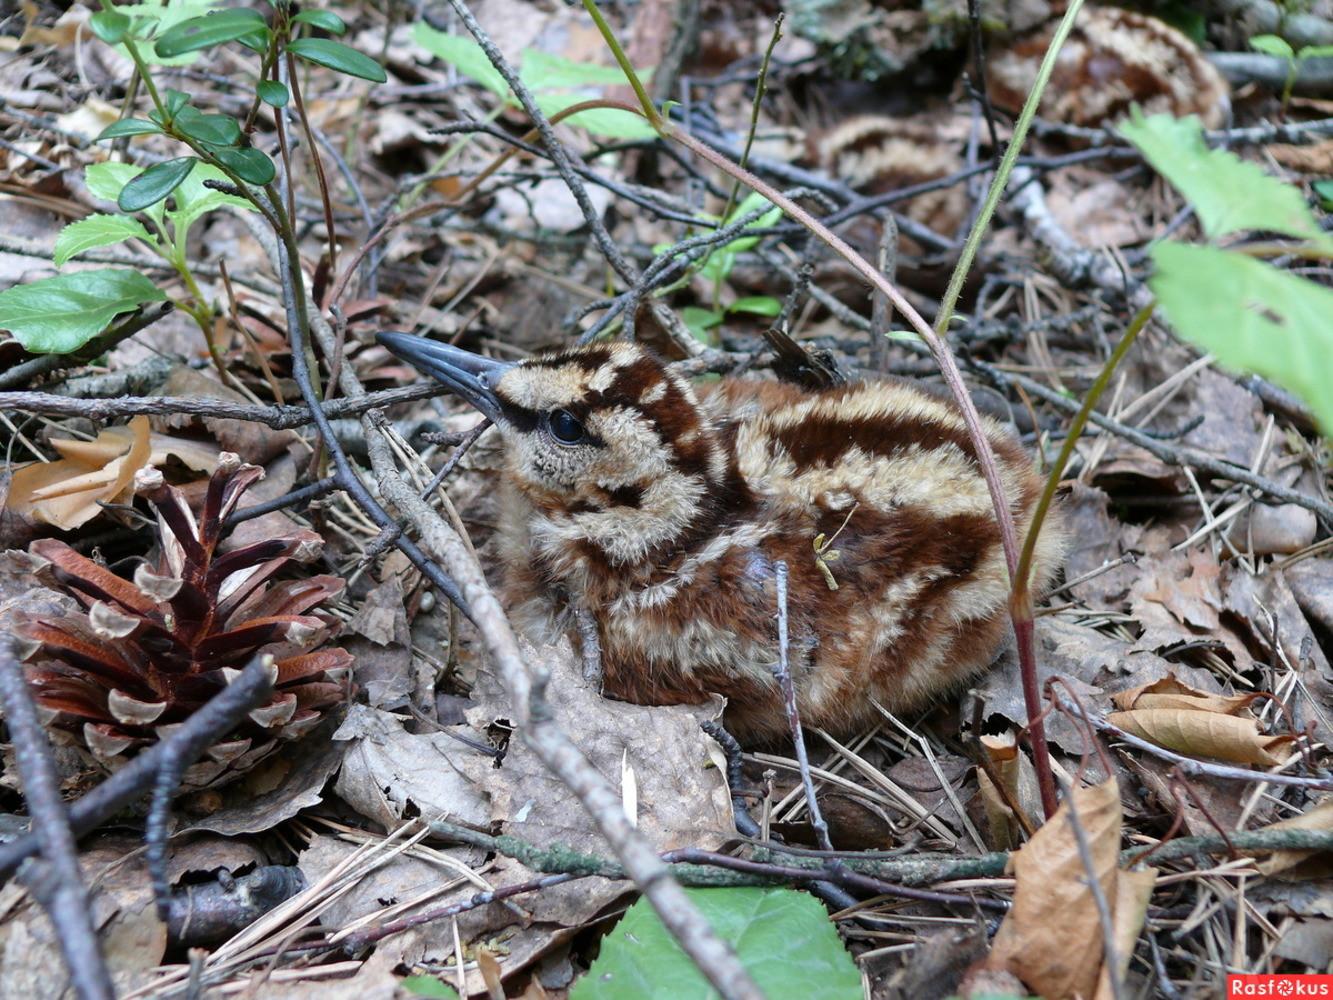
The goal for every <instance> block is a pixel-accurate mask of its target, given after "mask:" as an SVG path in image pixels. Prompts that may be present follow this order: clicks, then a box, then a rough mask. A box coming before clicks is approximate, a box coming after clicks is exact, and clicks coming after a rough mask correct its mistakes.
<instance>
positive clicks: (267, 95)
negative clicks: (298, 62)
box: [255, 80, 292, 108]
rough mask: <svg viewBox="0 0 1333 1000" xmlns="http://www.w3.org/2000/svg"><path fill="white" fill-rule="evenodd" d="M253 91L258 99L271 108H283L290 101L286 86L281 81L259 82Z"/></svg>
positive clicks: (290, 97) (289, 93) (290, 96)
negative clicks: (257, 95) (256, 93)
mask: <svg viewBox="0 0 1333 1000" xmlns="http://www.w3.org/2000/svg"><path fill="white" fill-rule="evenodd" d="M255 90H256V91H257V92H258V94H259V99H260V100H261V101H263V102H264V103H265V104H267V105H268V106H269V107H271V108H285V107H286V106H287V102H288V101H290V100H291V99H292V95H291V92H290V91H289V90H288V89H287V84H285V83H283V82H282V81H281V80H260V81H259V86H257V87H256V88H255Z"/></svg>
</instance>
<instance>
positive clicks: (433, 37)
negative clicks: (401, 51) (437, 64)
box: [412, 21, 509, 97]
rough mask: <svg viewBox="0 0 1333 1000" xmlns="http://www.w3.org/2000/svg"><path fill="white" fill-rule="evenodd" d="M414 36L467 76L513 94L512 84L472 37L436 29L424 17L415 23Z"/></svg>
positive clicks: (502, 94) (496, 90)
mask: <svg viewBox="0 0 1333 1000" xmlns="http://www.w3.org/2000/svg"><path fill="white" fill-rule="evenodd" d="M412 40H413V41H414V42H416V43H417V44H418V45H420V46H421V47H422V48H423V49H425V50H426V51H427V52H429V53H430V54H431V55H433V56H437V57H439V58H440V59H443V60H444V61H445V62H447V63H448V64H449V65H450V66H453V67H454V68H455V69H457V70H458V72H460V73H462V74H463V75H464V76H470V77H471V78H472V79H474V80H476V81H477V82H478V83H479V84H481V85H482V86H483V87H485V88H486V89H487V90H489V91H491V92H492V93H494V94H496V95H498V96H500V97H507V96H509V84H507V83H505V79H504V77H502V76H501V75H500V71H499V70H497V69H496V68H495V67H494V66H492V65H491V61H490V60H489V59H487V58H486V53H485V52H483V51H482V50H481V46H480V45H478V44H477V43H476V42H474V41H473V40H472V39H470V38H463V37H461V36H459V35H447V34H445V33H444V32H443V31H436V30H435V29H434V28H432V27H431V26H430V25H429V24H426V23H425V22H424V21H418V22H417V23H416V24H414V25H413V26H412Z"/></svg>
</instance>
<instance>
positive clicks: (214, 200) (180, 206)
mask: <svg viewBox="0 0 1333 1000" xmlns="http://www.w3.org/2000/svg"><path fill="white" fill-rule="evenodd" d="M220 152H227V150H222V151H220ZM231 152H238V151H237V150H232V151H231ZM255 152H259V151H258V150H255ZM259 155H260V156H263V155H264V154H263V153H260V154H259ZM233 169H235V168H233ZM205 181H222V182H224V183H226V184H230V183H231V181H230V180H228V179H227V175H226V174H224V173H223V172H222V171H221V170H219V169H218V168H217V167H215V166H213V165H212V164H208V163H200V164H197V165H196V166H195V168H194V170H193V171H191V173H190V175H189V176H188V177H186V178H185V180H184V181H183V182H182V183H181V186H180V187H179V188H177V189H176V197H175V198H174V199H172V200H173V201H174V202H175V207H174V208H172V209H171V210H170V211H169V212H167V218H168V219H170V220H171V225H172V226H173V227H174V228H175V230H176V239H177V241H178V242H179V241H180V240H181V233H182V232H183V231H184V230H187V229H189V228H190V226H192V225H194V223H195V221H196V220H198V219H199V218H201V217H203V216H204V215H207V214H208V213H209V212H212V211H216V210H217V209H219V208H226V207H231V208H239V209H242V210H244V211H247V212H255V211H258V209H256V208H255V207H254V205H252V204H250V202H248V201H247V200H246V199H244V198H241V197H238V196H237V195H234V194H226V193H225V192H222V191H215V190H214V189H213V188H210V187H205V186H204V182H205Z"/></svg>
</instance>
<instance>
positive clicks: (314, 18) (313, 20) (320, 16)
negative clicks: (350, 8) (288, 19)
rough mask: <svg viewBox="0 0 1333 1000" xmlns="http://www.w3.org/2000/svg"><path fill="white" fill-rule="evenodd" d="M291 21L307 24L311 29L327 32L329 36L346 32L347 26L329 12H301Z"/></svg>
mask: <svg viewBox="0 0 1333 1000" xmlns="http://www.w3.org/2000/svg"><path fill="white" fill-rule="evenodd" d="M292 20H293V21H295V22H296V23H297V24H308V25H310V26H311V27H312V28H319V29H320V30H321V31H327V32H328V33H329V34H330V35H341V34H343V33H344V32H346V31H347V24H346V23H345V22H344V21H343V19H342V18H341V17H339V16H338V15H337V14H335V13H333V11H331V10H303V11H301V13H299V14H297V15H296V16H295V17H294V18H292Z"/></svg>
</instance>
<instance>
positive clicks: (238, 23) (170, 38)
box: [154, 7, 268, 59]
mask: <svg viewBox="0 0 1333 1000" xmlns="http://www.w3.org/2000/svg"><path fill="white" fill-rule="evenodd" d="M267 29H268V23H267V22H266V21H265V20H264V15H263V14H261V13H259V11H257V10H250V9H249V8H247V7H232V8H229V9H227V10H219V11H214V12H213V13H212V14H205V15H204V16H203V17H192V18H190V19H189V20H188V21H182V22H180V23H179V24H177V25H174V26H173V27H171V28H168V29H167V30H166V31H165V32H163V33H162V37H161V38H159V39H158V40H157V45H155V46H154V48H155V50H156V51H157V54H158V55H159V56H160V57H162V58H163V59H171V58H174V57H175V56H180V55H184V54H185V53H187V52H198V51H199V50H200V49H207V48H211V47H212V46H214V45H221V44H222V43H223V42H234V41H236V40H237V39H238V38H241V37H243V36H245V35H250V34H253V33H255V32H256V31H266V30H267Z"/></svg>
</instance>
